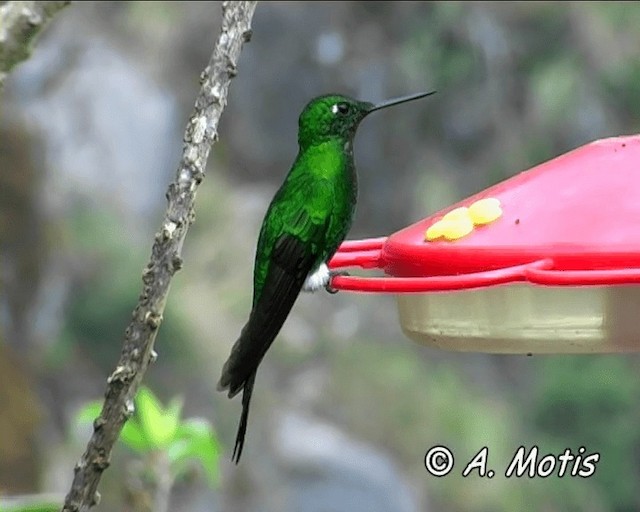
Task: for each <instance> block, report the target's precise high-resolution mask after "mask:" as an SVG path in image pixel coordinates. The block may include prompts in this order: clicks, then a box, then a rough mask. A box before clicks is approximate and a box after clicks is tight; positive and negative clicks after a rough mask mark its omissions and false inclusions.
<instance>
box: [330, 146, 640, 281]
mask: <svg viewBox="0 0 640 512" xmlns="http://www.w3.org/2000/svg"><path fill="white" fill-rule="evenodd" d="M484 198H495V199H497V200H498V201H499V202H500V206H501V209H502V215H501V216H500V217H499V218H497V219H496V220H494V221H493V222H490V223H488V224H486V225H478V226H476V227H475V228H474V229H473V230H472V231H471V232H470V233H469V234H468V235H466V236H463V237H461V238H459V239H456V240H445V239H438V240H434V241H425V232H426V231H427V229H428V228H429V227H430V226H432V225H433V224H434V223H435V222H437V221H438V220H440V219H442V217H443V216H444V215H445V214H447V213H448V212H449V211H451V210H454V209H456V208H458V207H461V206H467V207H468V206H470V205H471V204H473V203H475V202H476V201H478V200H480V199H484ZM350 266H360V267H363V268H380V269H383V270H384V271H385V273H386V274H388V275H389V276H393V277H380V278H366V277H355V276H353V277H352V276H336V277H335V278H334V279H333V280H332V286H333V287H334V288H336V289H341V290H354V291H379V292H394V293H398V292H420V291H435V290H456V289H466V288H475V287H480V286H489V285H494V284H502V283H509V282H516V281H526V282H530V283H535V284H544V285H574V286H576V285H607V284H626V283H640V135H633V136H628V137H616V138H610V139H603V140H600V141H596V142H592V143H590V144H587V145H585V146H582V147H580V148H578V149H575V150H573V151H571V152H569V153H567V154H565V155H562V156H560V157H558V158H555V159H553V160H551V161H549V162H546V163H544V164H541V165H538V166H536V167H534V168H532V169H530V170H529V171H526V172H522V173H520V174H518V175H516V176H514V177H512V178H510V179H508V180H506V181H503V182H501V183H499V184H497V185H495V186H493V187H490V188H488V189H486V190H484V191H482V192H480V193H478V194H476V195H474V196H472V197H469V198H467V199H465V200H463V201H461V202H459V203H457V204H455V205H453V206H451V207H449V208H446V209H444V210H442V211H440V212H438V213H435V214H434V215H431V216H430V217H428V218H426V219H424V220H422V221H420V222H417V223H416V224H413V225H411V226H409V227H407V228H405V229H403V230H401V231H398V232H397V233H395V234H393V235H391V236H390V237H389V238H388V239H384V238H378V239H372V240H363V241H355V242H345V243H343V244H342V246H341V247H340V249H339V250H338V252H337V253H336V255H335V256H334V258H333V259H332V260H331V262H330V267H331V268H333V269H337V268H343V267H350Z"/></svg>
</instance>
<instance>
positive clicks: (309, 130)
mask: <svg viewBox="0 0 640 512" xmlns="http://www.w3.org/2000/svg"><path fill="white" fill-rule="evenodd" d="M434 92H436V91H431V92H426V93H425V92H423V93H419V94H412V95H410V96H403V97H401V98H396V99H393V100H388V101H383V102H381V103H377V104H373V103H369V102H368V101H358V100H355V99H353V98H350V97H349V96H342V95H341V94H327V95H325V96H318V97H317V98H314V99H312V100H311V101H310V102H309V103H308V104H307V106H306V107H304V110H303V111H302V114H300V119H299V121H298V144H299V145H300V147H308V146H310V145H312V144H315V143H318V142H324V141H326V140H328V139H339V140H341V141H344V142H350V141H351V140H353V136H354V135H355V133H356V129H357V128H358V125H359V124H360V121H362V120H363V119H364V118H365V117H366V116H367V115H368V114H370V113H371V112H374V111H376V110H380V109H382V108H386V107H390V106H392V105H398V104H400V103H404V102H406V101H412V100H417V99H418V98H423V97H424V96H429V95H430V94H433V93H434Z"/></svg>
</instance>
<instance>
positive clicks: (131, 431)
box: [120, 418, 153, 453]
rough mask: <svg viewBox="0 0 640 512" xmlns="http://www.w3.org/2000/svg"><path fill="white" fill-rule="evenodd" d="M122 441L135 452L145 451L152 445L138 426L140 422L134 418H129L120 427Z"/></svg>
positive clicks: (151, 447)
mask: <svg viewBox="0 0 640 512" xmlns="http://www.w3.org/2000/svg"><path fill="white" fill-rule="evenodd" d="M120 439H121V440H122V442H123V443H124V444H125V445H127V446H128V447H129V448H131V449H132V450H133V451H134V452H137V453H146V452H149V451H151V450H152V449H153V446H152V445H151V443H150V442H149V440H148V439H147V437H146V436H145V434H144V431H143V430H142V427H141V426H140V422H139V421H138V420H137V419H135V418H131V419H129V420H128V421H127V422H126V423H125V424H124V427H123V428H122V432H121V433H120Z"/></svg>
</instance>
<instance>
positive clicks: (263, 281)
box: [218, 180, 332, 462]
mask: <svg viewBox="0 0 640 512" xmlns="http://www.w3.org/2000/svg"><path fill="white" fill-rule="evenodd" d="M285 185H286V182H285ZM297 185H298V186H295V187H289V188H288V189H287V188H285V187H283V188H281V189H280V191H279V192H278V194H276V197H275V198H274V200H273V201H272V203H271V205H270V207H269V210H268V211H267V214H266V217H265V220H264V222H263V227H262V230H261V233H260V238H259V241H258V249H257V257H256V266H255V271H254V273H255V276H254V281H255V283H254V304H253V309H252V310H251V315H250V316H249V320H248V322H247V324H246V325H245V326H244V328H243V329H242V332H241V334H240V337H239V338H238V340H237V341H236V343H235V344H234V346H233V348H232V349H231V355H230V356H229V359H228V360H227V362H226V363H225V365H224V367H223V369H222V376H221V377H220V381H219V382H218V390H220V391H222V390H225V389H228V390H229V398H232V397H234V396H235V395H236V394H237V393H239V392H240V391H241V390H244V391H243V395H242V415H241V417H240V424H239V426H238V433H237V436H236V443H235V448H234V450H233V459H234V460H235V461H236V462H238V461H239V460H240V455H241V454H242V447H243V445H244V438H245V433H246V429H247V421H248V418H249V405H250V401H251V393H252V391H253V384H254V381H255V377H256V372H257V369H258V365H259V364H260V362H261V361H262V358H263V357H264V355H265V353H266V352H267V350H268V349H269V347H270V346H271V343H273V340H274V339H275V337H276V336H277V335H278V332H280V329H281V328H282V325H283V324H284V321H285V320H286V318H287V316H288V315H289V312H290V311H291V308H292V307H293V304H294V303H295V301H296V298H297V297H298V295H299V294H300V290H301V288H302V285H303V283H304V280H305V279H306V277H307V275H308V274H309V272H310V271H311V270H313V269H314V267H315V266H317V265H318V260H319V259H320V258H321V257H322V255H323V253H322V251H323V247H324V246H325V245H326V244H325V238H326V234H327V231H328V229H329V226H330V224H331V221H332V215H331V212H332V206H331V201H332V196H331V192H330V190H329V186H328V183H324V181H323V180H316V181H315V182H314V183H313V185H314V186H313V187H312V186H311V185H312V184H310V183H306V182H305V180H302V181H301V182H299V183H298V184H297ZM321 201H322V202H324V203H325V205H326V208H324V210H322V209H319V208H318V206H319V202H321Z"/></svg>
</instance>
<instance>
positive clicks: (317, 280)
mask: <svg viewBox="0 0 640 512" xmlns="http://www.w3.org/2000/svg"><path fill="white" fill-rule="evenodd" d="M330 281H331V272H330V271H329V267H327V264H326V263H321V264H320V266H319V267H318V268H317V269H316V270H315V272H311V273H310V274H309V275H308V276H307V279H305V281H304V284H303V285H302V291H304V292H317V291H318V290H319V289H320V288H326V287H327V285H328V284H329V282H330Z"/></svg>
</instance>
